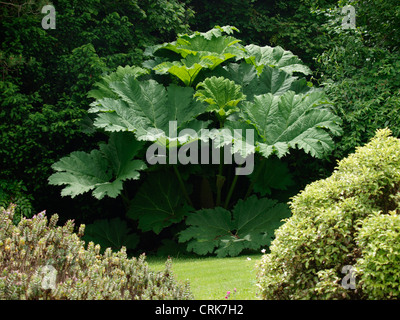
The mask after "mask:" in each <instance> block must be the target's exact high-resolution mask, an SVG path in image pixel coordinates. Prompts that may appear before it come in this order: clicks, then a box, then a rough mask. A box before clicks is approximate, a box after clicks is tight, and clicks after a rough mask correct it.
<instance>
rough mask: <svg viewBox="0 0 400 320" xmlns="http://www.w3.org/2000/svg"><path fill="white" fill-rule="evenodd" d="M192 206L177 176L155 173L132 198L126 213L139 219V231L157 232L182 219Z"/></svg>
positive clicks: (167, 173) (168, 173)
mask: <svg viewBox="0 0 400 320" xmlns="http://www.w3.org/2000/svg"><path fill="white" fill-rule="evenodd" d="M191 209H192V208H191V207H190V206H188V205H187V204H186V200H185V197H184V196H183V194H182V192H181V189H180V187H179V182H178V180H177V178H176V176H174V175H173V174H172V173H170V172H154V173H152V174H150V175H149V176H148V178H147V180H146V181H145V182H144V183H143V184H142V186H141V187H140V189H139V191H138V192H137V194H136V196H135V198H134V199H133V200H132V201H131V204H130V208H129V211H128V213H127V215H128V217H130V218H132V219H135V220H139V228H140V229H141V230H143V231H150V230H152V231H154V232H155V233H157V234H158V233H160V232H161V230H162V229H164V228H165V227H168V226H170V225H171V224H174V223H177V222H180V221H182V220H183V219H184V217H185V216H186V215H187V214H188V212H189V211H190V210H191Z"/></svg>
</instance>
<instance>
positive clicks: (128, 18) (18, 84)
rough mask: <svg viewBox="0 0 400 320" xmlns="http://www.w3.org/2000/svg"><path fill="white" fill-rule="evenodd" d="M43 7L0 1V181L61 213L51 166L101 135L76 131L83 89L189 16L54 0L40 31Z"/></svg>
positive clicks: (163, 6) (95, 0)
mask: <svg viewBox="0 0 400 320" xmlns="http://www.w3.org/2000/svg"><path fill="white" fill-rule="evenodd" d="M45 2H46V1H34V2H32V3H27V2H26V1H12V2H10V3H7V1H6V2H2V3H1V4H0V16H1V19H0V20H1V21H0V25H1V26H0V30H1V31H0V40H1V43H2V44H1V46H0V68H1V74H0V77H1V78H0V80H1V81H0V132H1V133H2V134H1V135H0V145H1V148H0V167H1V172H0V178H1V179H5V180H10V181H12V180H18V181H19V180H21V181H23V182H24V184H25V185H26V186H27V187H28V190H30V191H31V192H32V193H33V194H34V205H35V207H39V208H47V209H52V210H57V212H60V211H63V209H62V208H60V207H59V203H58V202H59V201H60V199H59V197H57V194H58V192H57V190H54V188H53V189H52V188H48V187H47V178H48V177H49V175H50V174H51V168H50V167H51V164H52V163H54V161H55V160H56V159H58V158H59V157H60V155H66V154H68V153H69V152H70V151H72V150H76V149H77V148H79V149H80V150H85V149H87V148H91V147H93V146H94V145H95V144H96V142H97V141H98V140H99V137H101V139H102V138H103V137H102V136H101V135H99V134H95V135H93V136H86V134H84V133H83V132H82V126H81V125H82V119H85V121H86V122H85V124H87V123H89V124H90V121H89V120H90V119H89V118H87V117H86V114H87V109H88V108H89V104H90V102H91V100H90V98H88V97H87V92H88V91H89V90H90V89H91V88H92V86H93V84H94V83H95V82H96V81H97V80H99V76H100V75H101V74H103V73H104V72H108V71H113V70H115V69H116V68H117V66H119V65H126V64H139V63H140V62H141V61H142V57H143V56H142V55H143V50H144V48H145V47H146V46H148V45H151V44H154V43H156V42H160V41H168V40H170V39H171V38H173V37H175V36H176V34H177V33H179V32H184V31H187V30H188V25H187V18H189V17H190V16H191V15H192V11H190V10H187V9H185V6H184V4H182V3H180V2H178V1H176V0H171V1H168V0H163V1H159V2H156V3H155V2H154V1H117V2H107V1H106V2H104V1H99V0H89V1H84V2H82V1H66V0H59V1H53V5H54V7H55V9H56V29H54V30H53V29H48V30H44V29H43V28H42V27H41V20H42V18H43V17H44V14H42V13H41V9H42V7H43V5H44V4H46V3H45ZM86 128H87V126H86ZM87 132H90V131H87ZM53 200H54V201H53ZM85 203H89V201H88V200H87V199H86V201H83V202H82V204H81V205H80V206H81V207H82V206H85ZM68 205H71V203H69V204H68ZM78 207H79V205H78ZM92 208H93V207H92ZM70 211H71V212H70V213H71V214H74V210H70ZM76 211H78V210H76ZM60 214H61V212H60ZM67 214H68V213H67V212H65V215H67ZM77 214H79V213H77Z"/></svg>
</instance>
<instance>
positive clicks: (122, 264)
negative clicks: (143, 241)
mask: <svg viewBox="0 0 400 320" xmlns="http://www.w3.org/2000/svg"><path fill="white" fill-rule="evenodd" d="M14 209H15V208H14V207H13V206H10V207H9V208H8V210H4V209H3V208H0V299H13V300H14V299H21V300H22V299H27V300H32V299H33V300H35V299H55V300H60V299H71V300H86V299H88V300H94V299H102V300H111V299H180V300H182V299H190V298H192V295H191V293H190V289H189V285H188V283H186V284H180V283H178V282H176V280H175V279H174V277H173V275H172V273H171V261H170V260H168V261H167V263H166V268H165V270H164V271H163V272H152V271H150V270H149V269H148V265H147V263H146V261H145V255H141V256H140V257H139V258H128V257H127V254H126V251H125V248H122V249H121V250H120V251H118V252H112V251H111V249H109V248H108V249H106V250H105V252H104V253H103V254H101V253H100V249H101V248H100V246H99V245H94V243H93V242H89V244H88V246H87V249H85V246H84V243H85V242H84V241H83V240H81V239H80V237H81V236H82V235H83V232H84V225H81V226H80V228H79V231H78V233H74V232H73V229H74V223H73V221H72V220H70V221H68V222H67V223H66V224H65V225H64V226H63V227H60V226H56V223H57V219H58V216H57V215H53V216H52V217H51V218H50V221H48V219H47V217H46V216H45V213H44V212H42V213H39V214H38V215H36V216H34V217H33V218H32V219H26V218H23V219H22V220H21V221H20V223H19V224H18V225H17V226H16V225H14V224H13V215H14ZM52 277H53V278H52ZM53 279H54V280H53Z"/></svg>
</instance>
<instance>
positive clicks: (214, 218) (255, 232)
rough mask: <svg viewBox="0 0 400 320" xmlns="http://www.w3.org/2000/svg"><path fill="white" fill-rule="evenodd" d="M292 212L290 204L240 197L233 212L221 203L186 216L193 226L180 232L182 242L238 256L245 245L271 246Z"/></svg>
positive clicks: (201, 251)
mask: <svg viewBox="0 0 400 320" xmlns="http://www.w3.org/2000/svg"><path fill="white" fill-rule="evenodd" d="M289 216H290V210H289V208H288V206H287V205H286V204H283V203H277V201H275V200H271V199H266V198H262V199H258V198H257V197H256V196H252V197H250V198H248V199H246V200H239V201H238V203H237V204H236V206H235V207H234V209H233V212H232V214H231V213H230V212H229V211H228V210H226V209H224V208H221V207H217V208H215V209H203V210H199V211H197V212H195V213H191V214H190V215H189V216H188V217H187V219H186V224H188V225H189V227H188V228H187V229H186V230H183V231H182V232H181V233H180V235H179V242H188V241H189V242H188V250H190V251H194V252H196V253H198V254H207V253H213V252H215V253H217V255H218V256H221V257H222V256H228V255H229V256H236V255H238V254H240V252H242V251H243V250H244V249H253V250H257V249H259V248H261V247H262V246H269V244H270V242H271V240H272V238H273V236H274V230H275V229H276V228H278V227H279V226H280V225H281V224H282V219H284V218H288V217H289Z"/></svg>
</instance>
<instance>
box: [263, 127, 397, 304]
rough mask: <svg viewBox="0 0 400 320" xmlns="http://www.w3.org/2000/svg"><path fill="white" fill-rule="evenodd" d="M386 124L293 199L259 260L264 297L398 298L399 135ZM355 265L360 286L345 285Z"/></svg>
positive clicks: (357, 283) (357, 284) (357, 281)
mask: <svg viewBox="0 0 400 320" xmlns="http://www.w3.org/2000/svg"><path fill="white" fill-rule="evenodd" d="M390 135H391V132H390V130H387V129H385V130H379V131H377V132H376V135H375V137H374V138H373V139H372V140H371V141H370V142H369V143H368V144H366V145H365V146H363V147H359V148H357V150H356V152H355V153H353V154H351V155H350V156H348V157H347V158H345V159H343V160H341V161H340V162H339V164H338V166H337V168H336V170H335V171H334V172H333V174H332V175H331V176H330V177H328V178H326V179H322V180H318V181H315V182H313V183H311V184H309V185H308V186H307V187H306V188H305V189H304V190H302V191H301V192H300V193H299V194H297V195H296V196H295V197H293V199H292V201H291V203H290V208H291V210H292V217H290V218H289V219H286V222H285V223H284V224H283V225H282V226H281V227H280V228H279V229H277V230H276V232H275V240H273V242H272V245H271V247H270V250H271V252H270V253H268V254H267V255H264V256H263V258H262V260H261V262H260V264H259V265H258V276H257V278H258V286H259V288H260V293H261V296H262V298H264V299H290V300H292V299H396V298H398V296H399V294H400V292H399V285H400V279H399V277H398V272H399V271H398V270H399V268H398V257H399V255H398V248H399V239H400V234H399V223H400V220H399V215H398V214H399V210H400V209H399V208H400V207H399V200H400V199H399V187H400V140H399V139H397V138H394V137H391V136H390ZM345 266H351V267H353V268H354V272H355V277H356V287H355V288H354V289H348V288H345V286H343V285H342V279H343V278H344V276H345V274H342V270H343V267H345Z"/></svg>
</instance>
